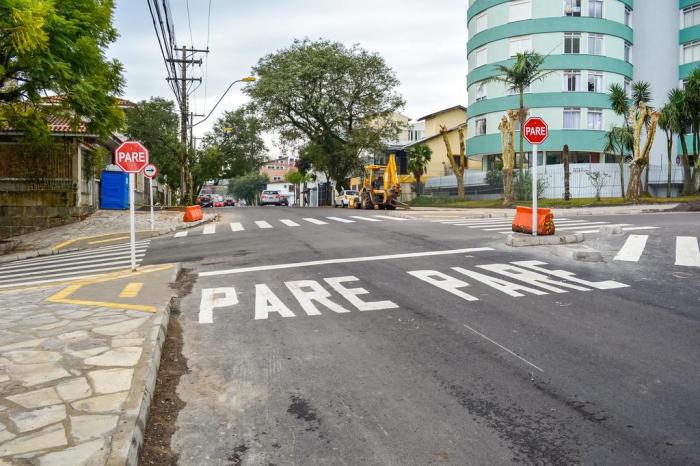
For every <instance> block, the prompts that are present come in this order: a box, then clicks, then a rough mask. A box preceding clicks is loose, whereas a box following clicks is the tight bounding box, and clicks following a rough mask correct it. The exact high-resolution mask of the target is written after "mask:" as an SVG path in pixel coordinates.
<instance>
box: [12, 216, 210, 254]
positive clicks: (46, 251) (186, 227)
mask: <svg viewBox="0 0 700 466" xmlns="http://www.w3.org/2000/svg"><path fill="white" fill-rule="evenodd" d="M218 219H219V215H218V214H217V215H215V216H214V217H212V218H210V219H207V220H200V221H199V222H193V223H191V224H187V225H182V226H179V227H176V228H169V229H168V230H167V231H166V230H162V231H160V230H159V231H158V234H157V235H155V236H151V239H152V238H158V237H160V236H165V235H169V234H170V233H174V232H176V231H182V230H189V229H190V228H196V227H198V226H200V225H205V224H207V223H212V222H215V221H217V220H218ZM17 244H20V243H17ZM86 249H90V248H68V249H64V250H62V251H61V252H56V251H54V250H53V249H52V248H43V249H35V250H33V251H24V252H21V253H17V254H12V253H10V254H5V255H4V256H0V264H4V263H7V262H14V261H18V260H22V259H33V258H35V257H45V256H53V255H56V254H65V253H67V252H76V251H84V250H86Z"/></svg>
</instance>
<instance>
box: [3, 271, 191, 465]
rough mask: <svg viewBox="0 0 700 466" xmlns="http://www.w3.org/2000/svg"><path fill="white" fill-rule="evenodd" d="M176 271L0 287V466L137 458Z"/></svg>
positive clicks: (131, 461) (101, 462) (112, 462)
mask: <svg viewBox="0 0 700 466" xmlns="http://www.w3.org/2000/svg"><path fill="white" fill-rule="evenodd" d="M177 270H178V268H177V267H176V266H173V265H165V266H153V267H146V268H143V269H140V271H139V272H138V273H120V274H114V275H112V276H108V277H101V278H100V279H95V280H92V281H84V282H77V283H76V284H74V285H71V286H68V287H66V288H60V287H59V288H56V287H53V288H44V289H32V290H23V291H13V292H5V293H0V393H1V395H0V465H6V464H8V465H9V464H38V465H42V466H51V465H71V466H73V465H75V466H78V465H104V464H109V465H123V464H130V465H131V464H133V465H135V464H136V462H137V454H138V449H139V447H140V445H141V443H142V441H143V429H144V426H145V421H146V415H147V413H148V408H149V405H150V401H151V396H152V394H153V389H154V386H155V379H156V375H157V372H158V366H159V363H160V349H161V345H162V343H163V341H164V337H165V330H166V326H167V323H168V318H169V303H170V300H171V298H172V296H173V295H174V294H175V292H174V290H173V289H171V288H170V287H169V284H170V283H172V282H174V281H175V275H176V273H177Z"/></svg>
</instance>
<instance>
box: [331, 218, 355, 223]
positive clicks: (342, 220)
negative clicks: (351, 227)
mask: <svg viewBox="0 0 700 466" xmlns="http://www.w3.org/2000/svg"><path fill="white" fill-rule="evenodd" d="M326 218H327V219H328V220H335V221H336V222H340V223H355V220H350V219H347V218H343V217H326Z"/></svg>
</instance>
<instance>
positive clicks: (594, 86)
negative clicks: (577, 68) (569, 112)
mask: <svg viewBox="0 0 700 466" xmlns="http://www.w3.org/2000/svg"><path fill="white" fill-rule="evenodd" d="M588 92H603V75H602V74H600V73H592V72H591V73H588Z"/></svg>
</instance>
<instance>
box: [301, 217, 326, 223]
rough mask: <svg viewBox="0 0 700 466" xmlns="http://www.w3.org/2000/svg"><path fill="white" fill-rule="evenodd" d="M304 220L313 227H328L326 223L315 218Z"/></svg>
mask: <svg viewBox="0 0 700 466" xmlns="http://www.w3.org/2000/svg"><path fill="white" fill-rule="evenodd" d="M304 220H305V221H307V222H309V223H313V224H314V225H328V222H324V221H323V220H319V219H317V218H311V217H307V218H305V219H304Z"/></svg>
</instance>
